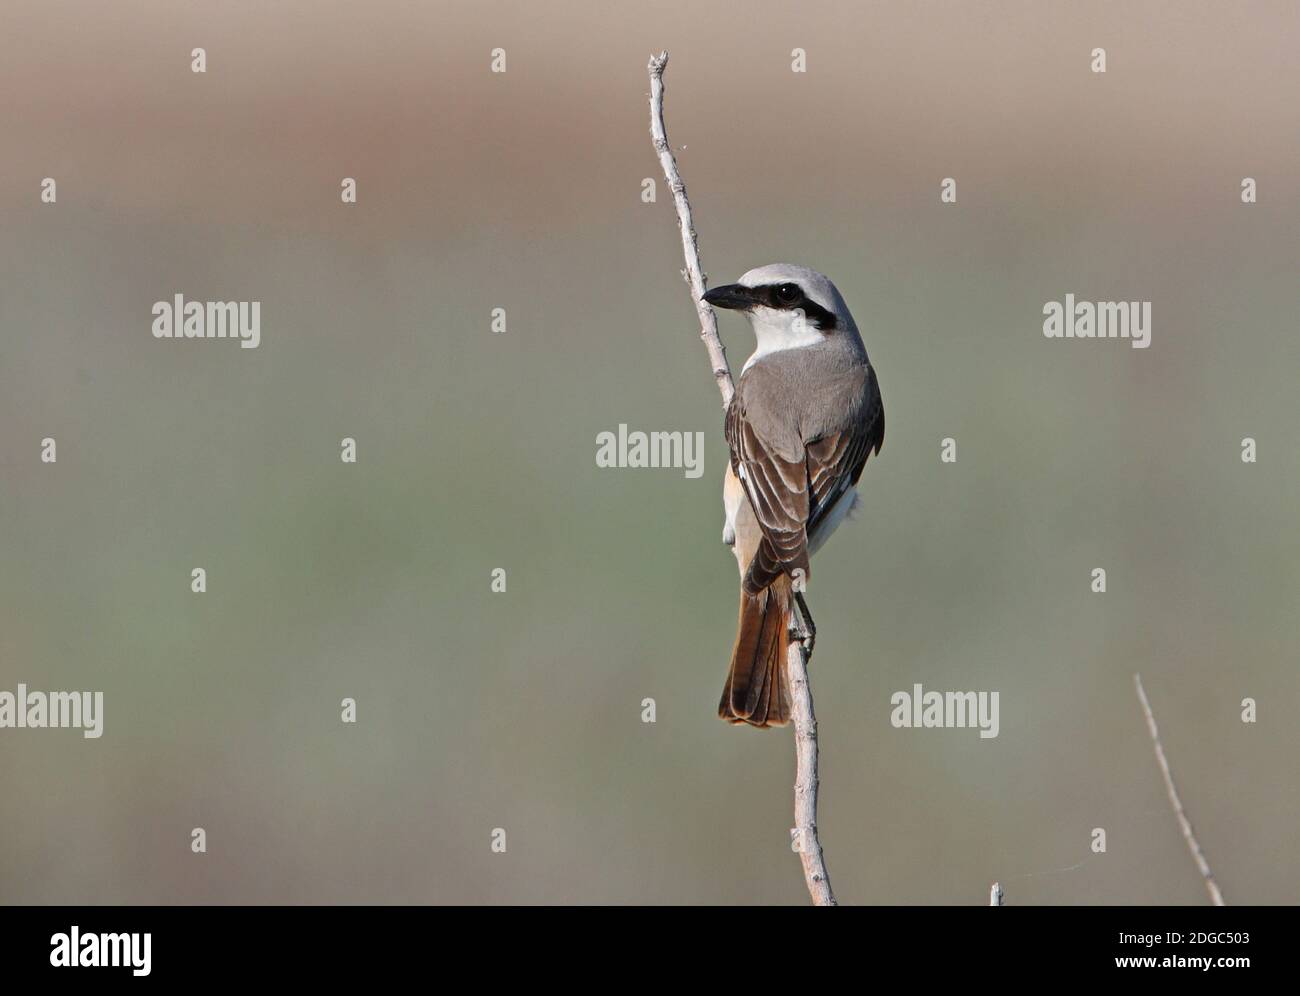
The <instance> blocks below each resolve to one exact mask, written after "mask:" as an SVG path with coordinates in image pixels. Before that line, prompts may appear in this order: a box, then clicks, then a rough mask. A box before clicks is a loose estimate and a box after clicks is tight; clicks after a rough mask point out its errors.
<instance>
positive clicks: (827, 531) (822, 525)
mask: <svg viewBox="0 0 1300 996" xmlns="http://www.w3.org/2000/svg"><path fill="white" fill-rule="evenodd" d="M857 503H858V489H857V488H849V489H848V490H847V491H845V492H844V494H842V495H840V498H839V501H837V502H836V503H835V504H834V505H832V506H831V510H830V511H829V512H827V513H826V518H824V519H822V521H821V522H819V523H817V528H816V529H814V530H813V531H812V533H811V535H809V537H808V556H810V557H811V556H812V555H813V554H814V553H816V552H817V551H818V550H820V549H821V547H822V544H823V543H825V542H826V541H827V540H828V539H830V535H831V533H833V532H835V530H836V528H838V526H839V524H840V523H841V522H843V521H844V520H845V519H847V518H848V517H849V513H850V512H852V511H853V508H854V506H856V505H857Z"/></svg>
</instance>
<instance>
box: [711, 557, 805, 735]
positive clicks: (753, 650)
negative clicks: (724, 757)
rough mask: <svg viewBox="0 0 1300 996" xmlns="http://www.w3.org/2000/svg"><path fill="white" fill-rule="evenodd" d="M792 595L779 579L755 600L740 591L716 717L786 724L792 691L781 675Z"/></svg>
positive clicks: (762, 724) (758, 723)
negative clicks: (727, 669)
mask: <svg viewBox="0 0 1300 996" xmlns="http://www.w3.org/2000/svg"><path fill="white" fill-rule="evenodd" d="M793 613H794V592H793V590H792V588H791V586H790V579H789V577H787V576H786V575H784V574H782V575H780V576H779V577H778V578H777V579H776V580H775V581H773V582H772V584H771V585H770V586H769V587H767V588H765V589H764V590H763V591H760V592H759V593H758V594H757V595H749V594H746V593H745V590H744V588H743V586H742V588H741V591H740V624H739V626H738V627H737V629H736V645H735V647H734V648H733V649H732V651H731V671H730V673H728V675H727V683H726V685H724V686H723V688H722V701H721V702H720V703H719V704H718V716H719V717H720V718H722V719H725V720H726V721H727V722H729V723H748V724H749V725H750V726H758V727H768V726H784V725H785V724H786V723H788V722H789V721H790V685H789V682H788V680H787V678H786V673H785V660H786V651H787V650H788V648H789V646H790V623H791V619H792V615H793Z"/></svg>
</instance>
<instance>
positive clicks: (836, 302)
mask: <svg viewBox="0 0 1300 996" xmlns="http://www.w3.org/2000/svg"><path fill="white" fill-rule="evenodd" d="M704 300H705V301H707V302H708V303H709V304H711V305H713V306H714V307H715V308H727V309H729V310H732V311H740V312H744V313H745V314H746V315H747V316H748V317H749V321H750V324H751V325H752V326H753V327H754V334H755V336H757V338H758V346H759V350H760V352H771V351H774V350H776V349H791V348H795V347H798V346H806V345H814V344H816V343H818V342H820V341H822V340H824V339H826V338H829V337H830V336H833V335H835V334H836V332H840V331H849V330H852V333H853V336H854V337H856V334H857V328H856V326H855V325H854V323H853V316H852V315H851V314H849V308H848V305H846V304H845V303H844V298H842V297H841V296H840V292H839V291H838V290H836V289H835V285H834V284H833V283H831V282H830V280H829V278H827V277H825V276H823V275H822V274H820V273H818V272H817V271H816V270H810V269H808V268H807V267H806V266H795V265H794V264H793V263H771V264H769V265H767V266H760V267H757V268H755V269H753V270H750V271H749V272H748V273H746V274H745V275H744V276H742V277H741V278H740V280H739V281H738V282H736V283H734V284H725V285H723V286H721V287H714V288H713V289H712V290H710V291H708V292H707V293H705V295H704Z"/></svg>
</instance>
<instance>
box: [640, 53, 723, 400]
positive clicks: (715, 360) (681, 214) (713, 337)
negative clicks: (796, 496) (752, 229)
mask: <svg viewBox="0 0 1300 996" xmlns="http://www.w3.org/2000/svg"><path fill="white" fill-rule="evenodd" d="M667 65H668V53H667V52H660V53H659V54H658V55H652V56H650V66H649V69H650V136H651V138H653V139H654V146H655V152H657V153H658V154H659V165H660V166H662V167H663V171H664V179H665V180H667V181H668V188H669V189H670V190H671V191H672V192H673V203H674V204H675V205H676V207H677V224H678V227H679V228H680V229H681V230H682V255H683V256H685V258H686V269H685V270H683V271H682V276H683V277H684V278H685V279H686V283H687V284H688V285H689V286H690V288H691V300H692V302H694V304H695V313H696V314H697V315H699V316H700V338H701V339H702V340H704V348H705V349H707V350H708V351H709V363H710V364H712V366H713V379H714V380H716V381H717V382H718V390H719V391H720V392H721V394H722V407H723V408H726V407H727V405H729V404H731V396H732V394H734V393H735V391H736V386H735V384H733V383H732V381H731V367H730V366H728V365H727V350H726V349H725V348H724V347H723V345H722V340H721V339H719V338H718V319H717V316H716V315H714V313H713V309H712V308H711V307H709V305H708V303H707V302H706V301H705V300H704V292H705V291H706V290H708V288H707V287H706V286H705V276H704V270H703V268H702V267H701V266H700V246H699V240H698V239H697V237H696V235H695V222H694V221H693V220H692V218H691V202H690V201H688V200H687V199H686V184H684V183H682V176H681V174H680V173H678V172H677V160H676V159H675V158H673V149H672V146H671V145H669V144H668V132H667V130H666V129H665V128H664V69H665V68H666V67H667Z"/></svg>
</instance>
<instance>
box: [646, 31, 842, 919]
mask: <svg viewBox="0 0 1300 996" xmlns="http://www.w3.org/2000/svg"><path fill="white" fill-rule="evenodd" d="M667 65H668V53H667V52H661V53H660V54H659V55H654V56H651V57H650V65H649V67H648V68H649V71H650V135H651V137H652V138H653V139H654V147H655V152H656V153H657V154H658V155H659V164H660V166H662V167H663V171H664V178H665V179H666V180H667V181H668V187H669V189H671V190H672V192H673V203H674V204H675V206H676V208H677V223H678V225H679V227H680V228H681V232H682V254H683V256H684V257H685V259H686V269H685V270H683V271H682V276H683V277H685V278H686V283H687V285H688V286H689V287H690V289H691V300H692V302H693V303H694V305H695V311H696V313H697V314H698V315H699V317H700V338H701V339H702V340H703V341H704V347H705V349H707V350H708V353H709V363H710V364H711V366H712V368H713V379H714V380H715V381H717V384H718V391H719V392H720V393H721V394H722V407H723V408H726V407H727V405H728V404H730V403H731V396H732V395H733V394H734V393H735V390H736V388H735V384H734V383H733V382H732V379H731V368H730V367H729V366H728V365H727V352H726V350H725V349H723V346H722V340H721V339H719V338H718V321H717V317H716V316H715V315H714V314H713V309H712V308H711V307H709V305H708V303H707V302H705V301H704V291H705V289H706V288H705V278H704V269H703V267H701V265H700V247H699V242H698V240H697V238H696V235H695V223H694V221H692V219H691V204H690V201H688V200H687V199H686V185H685V184H684V183H682V177H681V174H680V173H678V172H677V160H676V159H675V158H673V152H672V146H670V145H669V144H668V133H667V129H666V128H665V127H664V68H665V67H666V66H667ZM796 619H797V623H798V626H799V628H800V632H799V634H797V635H798V639H794V640H791V641H790V651H789V654H788V655H787V657H786V673H787V675H788V677H789V680H790V697H791V700H792V703H791V704H792V706H793V708H794V742H795V784H794V823H795V825H794V830H792V831H791V838H792V840H793V843H794V845H795V847H796V849H797V850H798V852H799V859H800V861H801V862H802V863H803V874H804V881H805V882H806V884H807V886H808V894H809V895H810V896H812V901H813V904H814V905H816V906H834V905H835V895H834V893H833V892H831V882H830V878H829V876H828V875H827V874H826V861H825V858H824V857H823V856H822V846H821V842H820V841H819V840H818V838H817V718H816V716H815V715H814V714H813V703H812V691H811V689H810V688H809V686H808V660H809V658H810V657H811V655H812V642H813V635H812V631H811V629H810V628H809V627H808V625H807V623H806V621H805V620H804V618H803V615H802V614H797V615H796Z"/></svg>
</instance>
